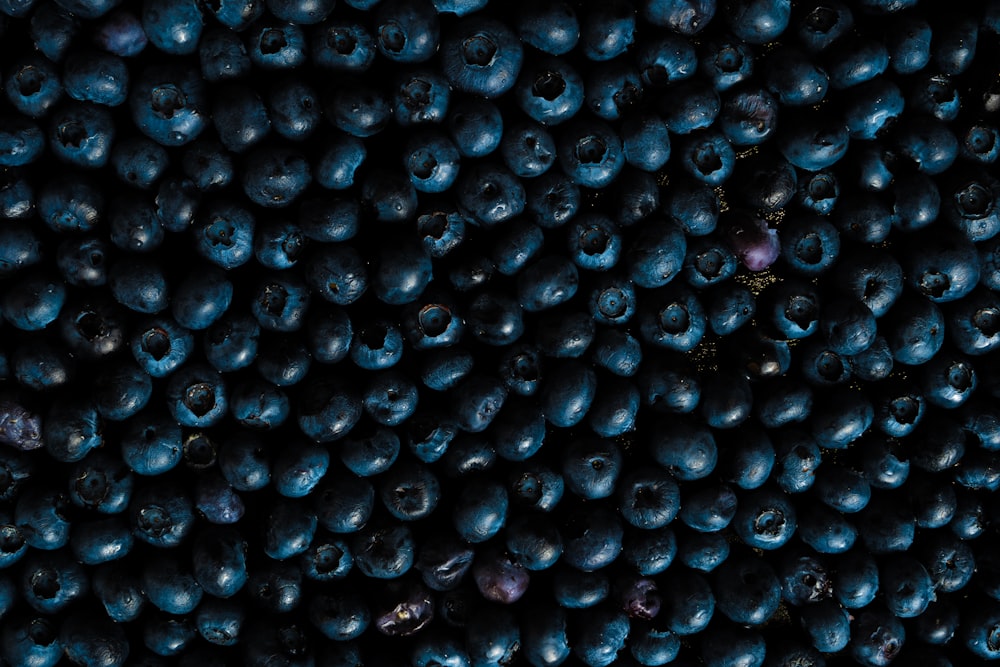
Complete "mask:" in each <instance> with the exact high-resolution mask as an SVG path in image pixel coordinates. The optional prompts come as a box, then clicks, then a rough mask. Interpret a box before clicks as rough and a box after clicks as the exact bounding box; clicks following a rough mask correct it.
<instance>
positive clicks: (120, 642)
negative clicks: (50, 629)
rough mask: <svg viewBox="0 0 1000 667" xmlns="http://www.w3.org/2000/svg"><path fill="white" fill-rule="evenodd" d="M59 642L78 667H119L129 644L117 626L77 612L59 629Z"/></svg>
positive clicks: (106, 620) (88, 614)
mask: <svg viewBox="0 0 1000 667" xmlns="http://www.w3.org/2000/svg"><path fill="white" fill-rule="evenodd" d="M59 642H60V643H61V644H62V646H63V650H64V652H65V654H66V657H68V658H69V659H70V660H71V661H73V662H74V663H76V664H78V665H95V666H100V667H121V666H122V665H124V664H125V661H126V659H127V657H128V655H129V642H128V640H127V639H126V636H125V631H124V630H123V629H122V628H121V626H119V625H117V624H115V623H112V622H111V620H110V619H106V618H103V617H102V616H101V614H100V613H97V614H95V613H93V612H92V611H91V612H90V613H88V612H87V611H86V610H85V609H78V610H76V611H75V613H73V614H71V615H70V616H69V617H68V618H67V619H66V620H65V621H64V622H63V623H62V625H61V626H60V628H59Z"/></svg>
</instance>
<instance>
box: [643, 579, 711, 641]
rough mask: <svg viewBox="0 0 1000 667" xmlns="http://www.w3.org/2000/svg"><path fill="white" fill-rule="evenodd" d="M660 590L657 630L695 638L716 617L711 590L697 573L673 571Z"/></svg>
mask: <svg viewBox="0 0 1000 667" xmlns="http://www.w3.org/2000/svg"><path fill="white" fill-rule="evenodd" d="M662 590H663V591H664V595H663V607H662V609H661V610H660V614H659V615H658V617H657V621H656V623H657V626H658V627H664V629H668V630H670V631H672V632H673V633H675V634H677V635H681V636H686V635H694V634H697V633H699V632H701V631H702V630H704V629H705V627H706V626H707V625H708V623H709V621H711V619H712V617H713V615H714V614H715V606H716V603H715V596H714V595H713V593H712V587H711V586H709V584H708V582H707V581H705V579H704V578H703V577H702V576H701V575H700V574H698V573H697V572H694V571H691V570H680V568H677V569H675V570H674V571H673V572H671V573H670V574H668V575H667V576H666V578H665V581H664V582H663V586H662ZM661 619H662V620H661Z"/></svg>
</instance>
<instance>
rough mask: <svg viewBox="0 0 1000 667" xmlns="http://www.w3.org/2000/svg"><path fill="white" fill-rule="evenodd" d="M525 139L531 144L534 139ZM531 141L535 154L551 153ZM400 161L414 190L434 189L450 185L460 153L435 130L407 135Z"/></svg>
mask: <svg viewBox="0 0 1000 667" xmlns="http://www.w3.org/2000/svg"><path fill="white" fill-rule="evenodd" d="M506 136H511V135H506ZM529 141H530V142H531V143H532V144H534V141H535V139H533V138H532V139H529ZM535 145H537V146H538V149H539V151H540V152H539V153H538V156H539V158H540V159H542V160H543V161H551V159H552V157H551V153H549V154H548V156H547V157H545V156H544V154H545V153H547V152H548V149H547V148H545V147H544V146H542V145H540V144H535ZM403 162H404V167H405V169H406V172H407V174H408V176H409V178H410V182H411V183H412V184H413V187H414V188H415V189H416V190H417V191H418V192H429V193H438V192H444V191H446V190H447V189H448V188H450V187H451V186H452V184H453V183H454V182H455V179H456V178H457V177H458V172H459V162H460V156H459V153H458V149H457V148H456V147H455V145H454V144H453V143H452V142H451V141H450V140H449V139H448V138H447V137H445V136H444V134H439V133H436V132H435V133H426V134H423V135H416V136H414V137H413V138H412V139H410V141H409V142H408V144H407V148H406V151H405V154H404V160H403ZM508 164H510V163H508ZM515 171H516V170H515ZM518 175H520V176H524V175H526V174H523V173H521V174H518Z"/></svg>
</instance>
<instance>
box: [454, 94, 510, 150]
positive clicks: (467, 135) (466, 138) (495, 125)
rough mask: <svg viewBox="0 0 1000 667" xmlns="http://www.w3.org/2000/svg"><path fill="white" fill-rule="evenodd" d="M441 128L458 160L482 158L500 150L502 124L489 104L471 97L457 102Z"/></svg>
mask: <svg viewBox="0 0 1000 667" xmlns="http://www.w3.org/2000/svg"><path fill="white" fill-rule="evenodd" d="M445 125H446V127H447V130H448V132H449V134H450V135H451V138H452V141H454V142H455V147H456V148H458V152H459V153H460V154H461V155H462V157H467V158H469V157H484V156H486V155H489V154H490V153H492V152H493V151H495V150H496V149H497V148H499V147H500V141H501V137H502V136H503V127H504V122H503V118H502V116H501V114H500V110H499V109H498V108H497V107H496V105H494V104H493V103H492V102H489V101H487V100H482V99H478V98H474V97H473V98H467V99H463V100H461V101H458V102H456V103H455V104H454V105H451V108H450V110H449V112H448V117H447V119H446V122H445Z"/></svg>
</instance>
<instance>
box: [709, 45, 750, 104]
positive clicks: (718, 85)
mask: <svg viewBox="0 0 1000 667" xmlns="http://www.w3.org/2000/svg"><path fill="white" fill-rule="evenodd" d="M753 68H754V58H753V51H752V47H751V46H750V45H749V44H747V43H746V42H744V41H743V40H742V39H720V40H715V41H712V42H709V43H708V44H707V45H706V47H705V51H704V53H703V54H702V55H701V58H700V60H699V62H698V71H699V73H700V74H701V75H702V76H704V77H705V78H706V79H708V81H709V83H711V85H712V87H713V88H715V90H717V91H719V92H723V91H725V90H728V89H729V88H732V87H733V86H735V85H737V84H738V83H740V82H742V81H745V80H747V78H749V77H750V75H751V74H752V73H753Z"/></svg>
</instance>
